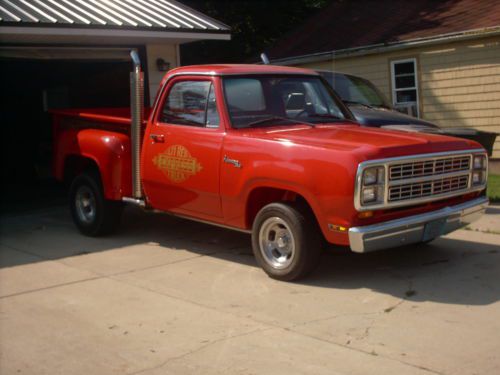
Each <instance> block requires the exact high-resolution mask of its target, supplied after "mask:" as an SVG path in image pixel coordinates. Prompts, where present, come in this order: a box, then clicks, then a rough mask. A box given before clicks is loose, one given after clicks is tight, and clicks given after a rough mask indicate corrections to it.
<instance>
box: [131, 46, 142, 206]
mask: <svg viewBox="0 0 500 375" xmlns="http://www.w3.org/2000/svg"><path fill="white" fill-rule="evenodd" d="M130 57H131V58H132V63H133V64H134V71H133V72H131V73H130V112H131V116H132V124H131V127H130V143H131V153H132V197H133V198H135V199H141V198H142V186H141V140H142V139H141V138H142V137H141V135H142V123H143V120H144V74H143V72H142V71H141V60H140V59H139V53H138V52H137V50H132V51H130Z"/></svg>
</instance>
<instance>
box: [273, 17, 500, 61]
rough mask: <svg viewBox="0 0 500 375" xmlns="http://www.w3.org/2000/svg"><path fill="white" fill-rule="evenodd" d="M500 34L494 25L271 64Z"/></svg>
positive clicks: (375, 52) (292, 58)
mask: <svg viewBox="0 0 500 375" xmlns="http://www.w3.org/2000/svg"><path fill="white" fill-rule="evenodd" d="M498 35H500V26H494V27H489V28H483V29H474V30H467V31H462V32H460V33H449V34H441V35H438V36H431V37H424V38H416V39H411V40H406V41H402V42H400V41H398V42H388V43H377V44H370V45H366V46H361V47H353V48H345V49H339V50H335V51H328V52H319V53H313V54H308V55H301V56H292V57H286V58H282V59H273V60H271V64H273V65H296V64H306V63H313V62H319V61H325V60H334V59H341V58H348V57H354V56H365V55H373V54H378V53H385V52H392V51H398V50H403V49H409V48H416V47H421V46H431V45H436V44H442V43H446V42H455V41H463V40H471V39H476V38H478V37H481V38H483V37H491V36H498Z"/></svg>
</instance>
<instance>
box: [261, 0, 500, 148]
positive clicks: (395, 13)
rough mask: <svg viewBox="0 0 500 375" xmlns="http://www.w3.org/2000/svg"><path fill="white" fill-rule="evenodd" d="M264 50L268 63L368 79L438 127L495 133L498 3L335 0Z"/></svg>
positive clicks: (499, 124)
mask: <svg viewBox="0 0 500 375" xmlns="http://www.w3.org/2000/svg"><path fill="white" fill-rule="evenodd" d="M267 53H268V56H269V58H270V59H271V63H273V64H280V65H294V66H300V67H307V68H311V69H324V70H334V71H339V72H344V73H350V74H355V75H359V76H362V77H364V78H367V79H369V80H370V81H372V82H373V83H374V84H375V85H377V86H378V88H379V89H380V90H381V91H382V92H383V93H384V94H385V95H386V96H387V97H388V98H390V100H391V101H392V103H393V104H394V105H395V106H396V107H399V108H400V110H403V111H406V112H409V113H411V114H414V115H416V116H418V117H422V118H424V119H425V120H429V121H431V122H434V123H436V124H438V125H440V126H442V127H471V128H476V129H481V130H484V131H491V132H497V133H500V2H499V1H497V0H447V1H439V2H438V1H430V0H418V1H415V0H413V1H408V0H401V1H391V0H379V1H372V0H357V1H345V0H336V1H333V2H332V3H331V4H330V5H329V6H327V7H326V8H325V9H323V10H322V11H320V12H319V13H318V14H316V15H314V16H313V17H312V18H310V19H308V20H306V22H305V23H304V24H303V25H301V26H300V27H298V28H297V29H295V30H294V31H293V32H292V33H290V34H289V35H287V36H285V37H284V38H283V39H281V40H280V41H279V42H278V43H277V44H276V45H275V46H274V47H272V48H271V49H270V50H269V51H267ZM499 138H500V137H497V141H496V143H495V145H494V152H493V158H500V139H499Z"/></svg>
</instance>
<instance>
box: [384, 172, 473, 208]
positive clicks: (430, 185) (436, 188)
mask: <svg viewBox="0 0 500 375" xmlns="http://www.w3.org/2000/svg"><path fill="white" fill-rule="evenodd" d="M468 182H469V174H466V175H462V176H455V177H445V178H441V179H437V180H432V181H422V182H414V183H408V184H402V185H396V186H391V187H390V188H389V197H388V200H389V202H397V201H404V200H408V199H417V198H422V197H429V196H434V195H439V194H445V193H450V192H455V191H460V190H465V189H467V187H468Z"/></svg>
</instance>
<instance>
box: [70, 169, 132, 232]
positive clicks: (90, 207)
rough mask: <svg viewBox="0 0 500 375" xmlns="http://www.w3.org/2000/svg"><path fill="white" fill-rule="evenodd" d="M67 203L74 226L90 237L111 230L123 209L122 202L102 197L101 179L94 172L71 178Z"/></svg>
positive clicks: (113, 228)
mask: <svg viewBox="0 0 500 375" xmlns="http://www.w3.org/2000/svg"><path fill="white" fill-rule="evenodd" d="M69 205H70V210H71V216H72V218H73V222H74V223H75V225H76V227H77V228H78V230H79V231H80V232H81V233H82V234H84V235H86V236H90V237H98V236H103V235H106V234H109V233H111V232H113V231H114V230H115V229H116V227H117V226H118V224H119V223H120V218H121V214H122V211H123V204H122V202H119V201H112V200H108V199H105V198H104V193H103V188H102V183H101V179H100V178H99V176H98V175H97V174H95V173H82V174H81V175H79V176H77V177H76V178H75V179H74V180H73V182H72V183H71V187H70V189H69Z"/></svg>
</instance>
